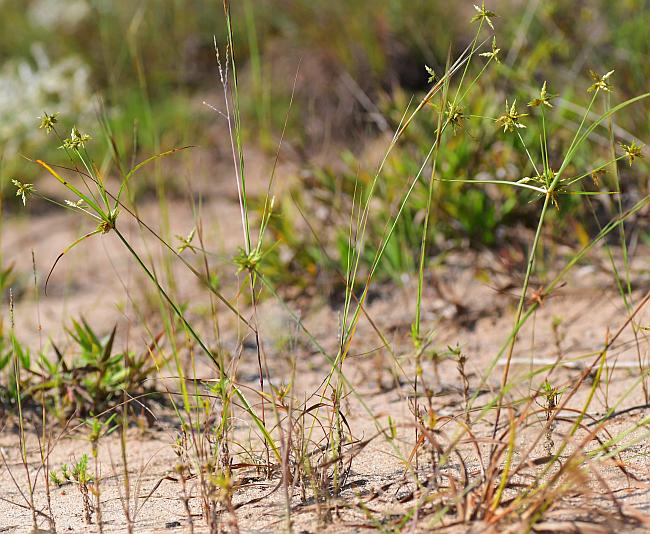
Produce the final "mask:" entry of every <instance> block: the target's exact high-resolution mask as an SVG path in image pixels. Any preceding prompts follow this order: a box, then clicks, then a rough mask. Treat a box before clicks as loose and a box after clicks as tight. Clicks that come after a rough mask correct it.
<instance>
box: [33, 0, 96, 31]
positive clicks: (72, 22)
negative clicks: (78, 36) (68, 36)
mask: <svg viewBox="0 0 650 534" xmlns="http://www.w3.org/2000/svg"><path fill="white" fill-rule="evenodd" d="M89 14H90V6H89V5H88V2H86V0H36V1H35V2H32V3H31V4H30V6H29V10H28V12H27V16H28V18H29V20H30V22H31V23H32V24H34V25H35V26H41V27H42V28H46V29H48V30H50V31H56V30H62V31H65V32H69V31H73V30H75V29H76V28H77V27H78V26H79V25H80V24H81V23H82V22H83V21H84V19H85V18H86V17H87V16H88V15H89Z"/></svg>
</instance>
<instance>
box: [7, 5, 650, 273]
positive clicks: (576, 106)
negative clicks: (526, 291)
mask: <svg viewBox="0 0 650 534" xmlns="http://www.w3.org/2000/svg"><path fill="white" fill-rule="evenodd" d="M488 7H490V9H492V10H494V11H496V12H497V14H498V15H499V16H498V17H497V18H495V19H494V22H495V28H496V30H495V33H496V37H497V42H498V46H499V47H500V48H501V50H502V52H501V58H502V63H501V64H500V65H495V66H494V68H490V69H488V71H487V72H486V73H485V75H483V76H482V77H481V81H480V87H479V90H476V91H473V92H472V94H470V95H469V96H468V99H469V100H468V102H467V106H466V107H467V108H471V113H472V114H475V115H484V116H497V115H498V114H500V113H501V112H502V109H503V103H504V100H505V98H506V97H509V98H510V100H511V101H512V99H513V98H515V97H518V98H519V102H520V103H521V105H524V104H525V102H527V101H528V100H530V98H532V97H533V96H534V95H535V94H536V93H537V92H538V91H539V87H540V86H541V84H542V82H543V81H544V80H547V81H548V84H549V90H550V91H551V92H552V93H553V94H556V95H558V96H559V99H558V102H559V103H560V104H558V105H556V107H555V108H554V110H553V113H552V117H551V120H552V125H553V127H554V128H555V129H556V132H555V133H554V135H552V136H551V145H550V147H549V148H550V151H551V155H552V156H553V155H557V156H558V157H559V156H560V155H561V154H562V150H563V148H565V147H566V143H567V142H568V141H569V140H570V138H571V135H572V132H573V131H575V128H576V126H577V124H578V122H579V120H580V112H581V111H582V110H583V109H584V106H585V105H586V103H587V102H588V95H587V93H586V89H587V87H589V85H590V84H591V80H590V78H589V70H590V69H593V70H594V71H597V72H599V73H601V74H602V73H604V72H606V71H608V70H611V69H615V70H616V72H615V75H614V77H613V79H612V81H613V86H614V92H613V94H612V101H613V102H617V101H621V100H624V99H625V98H628V97H630V96H633V95H636V94H640V93H642V92H644V91H646V90H648V85H647V80H648V77H649V75H650V62H649V61H648V55H649V52H650V39H648V34H647V31H648V28H650V6H649V3H648V2H647V1H644V0H619V1H616V2H612V1H609V0H588V1H586V0H585V1H580V0H555V1H554V0H546V1H541V0H518V1H517V0H493V1H491V2H488ZM231 8H232V16H233V24H234V34H235V43H236V50H235V58H236V61H237V64H238V69H239V75H240V96H241V106H242V112H243V124H244V130H245V136H246V141H247V143H249V144H252V145H253V146H255V147H258V148H260V149H262V150H264V151H267V152H268V153H273V151H274V150H275V148H276V146H277V142H278V139H279V134H280V131H281V129H282V125H283V123H284V120H285V116H286V114H287V110H288V108H289V101H290V98H291V91H292V86H293V82H294V78H295V77H296V73H298V78H297V85H296V95H295V99H294V102H293V105H292V107H291V112H290V114H289V122H288V128H287V134H286V143H287V146H289V147H290V148H291V149H292V150H291V154H292V157H294V158H295V159H296V161H297V162H298V163H299V165H300V166H301V167H304V168H306V169H307V170H308V172H307V173H306V174H305V176H306V177H307V178H305V181H304V182H303V183H301V184H300V185H299V186H298V187H297V189H296V190H295V191H293V198H292V201H291V202H289V201H287V202H282V201H280V202H279V204H278V206H279V208H278V209H279V214H281V215H282V217H274V219H273V222H272V230H273V231H274V233H275V236H276V238H279V239H281V240H282V241H283V243H284V246H286V247H288V248H289V249H290V250H291V254H290V257H291V259H290V261H289V263H291V264H292V265H294V267H295V270H297V271H300V272H303V273H304V272H306V271H305V267H307V268H308V269H307V272H309V266H310V265H311V266H312V267H313V265H322V264H325V263H327V261H328V260H327V259H326V258H325V257H323V255H322V252H318V249H319V247H317V246H316V244H315V243H314V241H313V239H311V238H310V237H309V235H308V234H307V233H305V232H302V231H298V230H297V228H298V227H299V223H298V222H297V221H294V220H293V219H295V218H298V217H299V216H298V215H296V213H295V210H293V209H292V205H293V203H295V202H296V199H298V202H302V203H303V205H304V206H307V207H310V208H314V209H315V208H318V207H319V206H320V205H322V206H320V207H321V208H322V207H323V206H324V209H325V211H326V212H329V215H328V216H324V217H323V221H324V222H327V223H331V221H332V219H334V220H335V221H336V222H340V223H341V228H342V229H343V233H342V234H340V235H334V236H332V239H331V242H330V245H331V247H332V250H333V255H334V256H336V255H337V252H336V251H338V254H340V255H344V253H345V251H344V249H345V246H346V245H345V235H344V232H345V229H346V228H347V222H346V221H347V219H348V218H349V213H350V211H349V210H350V204H351V202H350V199H351V195H352V192H353V189H354V184H355V183H356V181H357V180H359V179H361V181H362V182H363V180H366V181H367V180H368V177H369V176H371V175H372V173H373V171H374V165H375V164H376V161H374V162H370V161H369V158H367V157H366V156H365V155H366V154H367V153H368V152H371V150H370V149H369V148H368V147H371V146H372V144H373V143H375V142H376V140H377V139H384V138H385V137H386V135H387V133H388V132H390V131H392V130H394V128H395V127H396V125H397V124H398V122H399V120H400V117H401V114H402V113H403V111H404V109H405V107H406V106H407V105H408V102H409V100H410V99H411V97H412V96H413V95H415V98H417V97H418V95H421V94H423V93H424V92H425V91H426V89H427V87H428V84H427V78H428V75H427V73H426V72H425V69H424V66H425V64H426V65H429V66H431V67H432V68H433V69H434V70H435V71H436V72H441V71H442V70H443V69H444V66H445V63H446V59H447V56H448V54H451V56H452V57H457V56H458V54H459V53H460V52H462V50H463V49H464V48H465V47H466V46H467V45H468V44H469V43H470V42H471V39H472V38H473V35H474V32H475V28H476V27H475V25H472V24H470V18H471V17H472V15H473V14H474V9H473V6H472V2H471V1H468V2H465V1H463V2H449V1H444V0H385V1H377V0H345V1H344V0H237V1H235V2H232V4H231ZM0 10H1V13H2V16H1V18H0V26H1V27H0V63H1V65H2V66H1V67H0V158H1V159H0V161H1V163H0V165H1V166H0V178H1V181H2V186H3V191H5V200H7V201H8V202H7V204H9V205H8V208H9V209H10V210H11V209H13V208H12V206H13V205H17V202H18V199H16V198H14V196H13V192H12V191H10V190H9V189H8V188H7V185H8V184H10V180H11V178H13V177H17V176H19V177H21V179H23V180H28V181H36V180H37V179H38V177H37V176H36V175H37V174H38V171H37V169H36V168H35V166H33V165H30V164H29V163H28V162H26V161H25V160H24V159H23V158H22V157H21V155H22V154H24V155H26V156H28V157H30V158H35V157H41V158H44V159H46V158H56V157H58V155H57V152H56V143H53V141H52V139H51V138H48V137H47V136H46V135H44V133H43V132H42V131H39V130H38V128H37V126H38V119H37V117H38V116H40V115H41V114H42V113H43V112H44V111H47V112H49V113H53V112H58V113H60V122H61V125H62V128H64V127H65V128H66V129H68V128H70V127H71V126H72V124H79V125H83V128H82V129H83V130H84V131H89V132H91V133H94V132H96V133H97V134H98V135H100V129H99V126H98V121H97V116H98V113H99V110H100V109H102V108H103V109H105V110H106V113H107V116H108V117H109V119H110V125H111V129H112V131H113V134H114V138H115V140H116V142H117V143H118V145H119V148H120V151H121V153H123V154H124V155H125V157H128V158H138V157H140V158H142V157H145V156H148V155H150V154H152V153H156V152H158V151H160V150H163V149H167V148H171V147H174V146H179V145H185V144H198V145H202V144H209V143H211V142H214V139H213V138H212V137H211V135H213V132H212V130H211V126H212V125H213V124H214V123H215V122H216V119H215V114H214V113H213V112H212V111H210V110H209V109H208V108H206V107H205V106H204V105H203V104H202V102H203V100H208V101H211V100H216V99H217V98H218V94H219V93H218V92H219V91H220V85H219V79H218V72H217V67H216V60H215V51H214V44H213V39H215V38H216V42H217V43H218V44H219V45H220V46H221V47H223V46H224V45H225V42H226V38H225V31H226V25H225V17H224V13H223V6H222V5H221V2H218V1H215V0H140V1H137V2H132V1H127V0H0ZM485 38H486V39H490V33H489V32H486V33H485ZM488 46H489V41H488ZM480 67H481V62H476V63H475V64H474V66H473V67H472V69H475V70H476V71H478V70H479V69H480ZM100 103H101V105H100ZM598 105H599V106H600V103H599V104H598ZM649 106H650V104H649V103H648V102H647V101H645V102H644V103H641V104H640V105H637V106H635V108H634V111H633V112H630V113H626V114H624V115H621V116H619V117H617V123H616V126H617V129H616V132H615V133H616V134H617V137H618V138H620V139H621V140H623V141H626V142H630V141H631V140H632V139H633V138H634V139H640V140H641V141H643V140H644V139H646V138H647V136H648V131H649V130H650V121H649V120H648V110H649ZM595 111H598V112H602V106H601V107H599V108H598V109H596V110H595ZM433 116H434V115H433V114H430V115H429V118H427V116H426V114H422V116H421V117H420V118H419V119H418V121H417V124H416V125H415V126H414V128H413V129H412V130H411V131H409V133H408V135H407V136H406V137H405V140H404V143H402V144H401V145H400V147H399V149H398V150H397V151H395V153H394V154H393V155H392V157H391V159H390V161H389V163H388V165H387V168H386V172H385V177H384V178H383V179H382V185H381V191H380V196H381V198H382V199H384V200H385V201H386V202H385V203H384V205H383V206H384V207H383V208H381V207H380V208H379V209H378V210H377V212H376V213H375V214H374V216H375V217H376V219H375V223H373V224H376V226H377V228H376V233H377V235H379V234H381V232H382V231H383V221H385V219H386V217H387V214H388V212H389V211H390V209H391V206H393V205H394V202H395V200H396V199H397V198H398V197H399V195H400V194H401V193H402V192H403V184H404V183H405V176H412V175H413V174H414V171H415V170H416V169H417V167H418V165H419V164H420V161H421V158H422V155H423V153H425V152H426V150H427V147H428V145H429V143H430V140H431V137H432V135H433V130H434V128H435V124H434V119H433ZM211 132H212V133H211ZM529 132H530V133H529ZM525 135H527V136H528V137H529V138H528V139H527V140H528V141H530V142H531V143H532V144H534V143H536V142H537V141H538V139H536V138H535V135H537V134H536V133H534V132H532V130H528V131H527V132H526V133H525ZM516 144H517V143H516V140H515V138H514V137H513V136H510V137H504V136H503V135H500V132H499V131H498V130H497V129H496V128H494V127H493V124H486V123H485V122H483V123H477V124H473V123H471V124H470V123H468V124H467V125H466V127H465V128H463V131H461V132H459V133H458V134H457V135H455V136H453V137H451V138H450V139H449V140H448V141H447V142H446V144H445V148H444V149H443V153H442V154H441V161H443V162H444V164H443V165H442V167H441V173H442V177H443V178H444V177H452V178H467V177H470V178H475V177H477V176H482V175H486V174H487V175H489V176H496V177H498V178H499V179H518V178H521V177H522V172H523V171H522V169H523V168H525V166H526V161H525V154H523V151H521V150H520V147H519V148H518V147H517V146H516ZM101 146H102V147H104V148H103V149H105V150H106V151H108V148H107V147H105V146H104V145H101ZM590 147H591V148H590V149H589V150H587V151H581V154H580V157H579V158H578V159H577V160H576V163H575V165H576V168H579V167H580V166H581V165H582V166H584V167H589V166H590V165H591V164H592V163H593V162H594V161H596V160H599V159H600V158H602V156H603V154H607V150H608V146H607V142H606V140H605V139H604V137H603V136H601V142H599V140H598V137H597V136H596V139H595V142H594V143H592V144H591V145H590ZM100 148H101V147H100ZM323 154H326V157H320V158H319V157H318V156H319V155H321V156H322V155H323ZM316 161H318V162H319V163H314V162H316ZM620 167H621V172H622V178H623V179H624V184H625V185H624V193H625V195H624V203H625V205H631V204H632V203H633V202H634V201H637V200H638V199H639V198H642V197H643V196H644V195H647V193H648V178H647V167H646V166H644V165H643V164H642V165H641V166H639V167H638V168H636V169H634V171H628V170H627V169H626V168H624V166H623V165H621V166H620ZM173 179H174V178H173V177H171V178H170V180H173ZM172 189H173V188H172ZM314 191H316V192H318V194H312V193H313V192H314ZM424 193H425V191H424V188H423V190H422V191H416V194H415V195H414V199H413V203H412V204H410V205H409V206H408V208H407V212H406V215H405V217H404V223H403V225H404V227H403V228H401V229H400V230H399V231H398V233H397V235H398V237H399V240H396V241H395V242H394V243H393V244H392V245H391V247H392V248H389V250H388V254H387V257H388V259H387V262H385V263H386V265H385V267H384V268H385V270H386V272H385V274H386V275H388V276H393V275H396V274H398V273H399V272H401V271H404V270H408V269H409V268H410V267H412V263H413V259H414V257H415V256H416V253H417V249H418V246H419V236H418V234H417V232H414V228H415V226H416V225H417V221H418V216H419V215H418V214H419V213H420V212H421V210H422V209H423V205H424V201H425V194H424ZM517 195H518V196H517V197H515V193H513V192H512V190H511V189H502V188H498V187H492V188H477V187H469V186H466V185H464V184H451V183H448V184H445V185H444V186H441V188H440V189H439V190H438V191H437V193H436V199H435V204H434V212H435V214H436V220H435V224H434V225H433V228H432V240H433V241H434V242H435V243H436V246H437V247H439V248H441V249H442V248H445V245H444V243H445V242H446V241H445V240H449V239H451V240H452V241H453V240H455V242H457V241H458V240H462V242H469V243H470V244H473V245H477V246H483V245H487V246H493V245H495V244H496V243H497V241H498V240H499V238H500V236H501V237H502V235H501V234H500V233H499V232H500V231H503V230H504V229H508V228H509V229H512V228H513V227H516V226H517V225H520V224H521V225H523V226H524V227H525V226H527V225H528V224H529V221H533V222H534V220H535V217H534V215H535V206H534V205H533V206H532V208H531V205H530V204H529V203H528V202H523V203H522V202H520V201H518V200H520V198H519V196H520V195H519V194H518V193H517ZM525 200H526V199H525ZM528 200H530V199H528ZM584 205H585V204H584V202H582V201H580V202H578V201H577V200H576V202H572V201H570V200H568V201H566V202H564V203H563V204H562V205H561V206H560V209H559V210H558V213H557V214H556V225H554V226H553V227H554V228H555V229H556V231H557V235H558V236H563V237H565V238H566V236H567V235H569V236H572V237H569V238H568V239H572V238H575V239H580V238H581V236H582V239H585V237H584V233H585V232H586V233H587V234H588V233H589V232H591V231H592V230H593V229H595V228H596V227H597V224H596V225H595V226H594V225H592V226H593V227H590V223H589V222H586V223H585V222H584V220H585V219H586V220H587V221H589V216H587V217H583V215H585V213H584V211H581V210H584ZM592 208H593V206H592ZM610 208H611V206H610V207H608V206H607V205H606V204H603V205H602V206H601V205H599V206H597V209H596V210H595V211H596V212H599V210H600V211H602V212H603V213H604V215H605V216H607V215H611V214H612V213H613V212H612V211H611V209H610ZM531 210H532V211H531ZM321 213H322V210H321ZM531 214H532V217H531ZM292 218H293V219H292ZM579 220H582V221H583V222H578V221H579ZM592 222H593V221H592ZM317 223H318V221H315V222H314V224H316V225H317ZM400 224H402V223H400ZM637 225H638V226H640V227H641V230H640V231H641V234H639V235H641V236H644V238H645V239H647V234H646V233H644V232H645V230H644V229H643V224H642V221H641V222H637ZM567 230H568V232H567ZM276 253H277V254H279V253H280V250H278V252H276ZM284 256H286V254H285V255H284ZM319 262H320V263H319ZM284 267H286V266H283V267H282V269H278V270H283V271H284V272H285V275H286V272H291V269H289V270H288V271H287V270H285V269H284ZM313 270H314V269H312V271H313Z"/></svg>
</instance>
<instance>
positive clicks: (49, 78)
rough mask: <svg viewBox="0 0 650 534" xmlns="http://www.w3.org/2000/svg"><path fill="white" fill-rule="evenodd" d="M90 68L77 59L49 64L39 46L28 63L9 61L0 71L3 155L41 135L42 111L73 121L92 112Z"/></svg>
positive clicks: (41, 47)
mask: <svg viewBox="0 0 650 534" xmlns="http://www.w3.org/2000/svg"><path fill="white" fill-rule="evenodd" d="M89 78H90V69H89V68H88V66H87V65H85V64H84V63H83V62H82V61H81V60H80V59H79V58H77V57H74V56H69V57H66V58H64V59H62V60H60V61H56V62H52V61H50V59H49V57H48V55H47V53H46V51H45V48H44V47H43V45H41V44H35V45H33V46H32V59H31V60H25V59H20V60H12V61H8V62H7V63H5V64H4V65H3V66H2V68H1V69H0V145H3V150H4V155H5V156H11V155H15V154H16V152H18V150H19V149H20V146H21V145H22V144H23V143H24V142H25V141H28V140H30V139H33V138H36V137H37V136H39V137H42V136H44V133H43V131H42V130H39V129H38V124H39V120H38V117H39V116H40V115H42V114H43V112H48V113H60V114H61V116H63V117H66V116H67V117H74V118H75V120H76V119H78V118H79V117H80V116H82V115H84V114H85V113H87V112H88V111H90V110H91V109H92V100H93V97H92V93H91V90H90V83H89Z"/></svg>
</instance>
